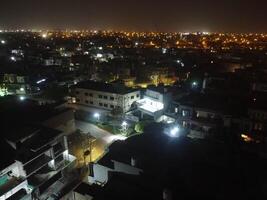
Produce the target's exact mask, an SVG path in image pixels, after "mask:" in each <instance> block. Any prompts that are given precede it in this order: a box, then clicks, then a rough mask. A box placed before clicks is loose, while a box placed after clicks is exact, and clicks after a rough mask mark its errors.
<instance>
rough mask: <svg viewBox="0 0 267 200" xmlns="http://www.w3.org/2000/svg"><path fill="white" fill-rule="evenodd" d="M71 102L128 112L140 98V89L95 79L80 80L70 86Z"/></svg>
mask: <svg viewBox="0 0 267 200" xmlns="http://www.w3.org/2000/svg"><path fill="white" fill-rule="evenodd" d="M71 92H72V97H71V99H70V102H71V103H75V104H77V105H82V106H87V107H93V108H98V109H102V110H107V111H112V110H114V109H121V111H122V112H123V113H126V112H128V111H129V110H130V109H131V108H132V106H133V103H135V102H136V101H138V100H140V91H139V90H137V89H132V88H128V87H125V86H123V85H120V84H109V83H102V82H95V81H85V82H80V83H78V84H77V85H75V86H74V87H73V88H72V91H71Z"/></svg>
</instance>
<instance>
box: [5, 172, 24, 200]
mask: <svg viewBox="0 0 267 200" xmlns="http://www.w3.org/2000/svg"><path fill="white" fill-rule="evenodd" d="M28 189H29V188H28V182H27V180H23V179H21V178H17V177H8V179H7V180H6V182H5V183H3V184H2V185H1V186H0V199H7V198H9V197H11V196H12V195H16V193H17V192H19V191H20V190H21V191H22V190H23V191H27V190H28ZM25 193H26V192H25ZM23 196H24V195H23Z"/></svg>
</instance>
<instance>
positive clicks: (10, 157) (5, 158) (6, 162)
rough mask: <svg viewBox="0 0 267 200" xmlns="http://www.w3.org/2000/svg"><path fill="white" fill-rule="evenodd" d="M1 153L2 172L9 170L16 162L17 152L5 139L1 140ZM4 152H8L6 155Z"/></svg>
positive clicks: (0, 167) (0, 168) (0, 164)
mask: <svg viewBox="0 0 267 200" xmlns="http://www.w3.org/2000/svg"><path fill="white" fill-rule="evenodd" d="M0 151H1V152H2V153H1V162H0V171H1V170H3V169H5V168H7V167H8V166H10V165H11V164H13V163H14V162H15V160H14V158H15V150H14V149H13V148H12V147H11V146H10V145H9V144H8V143H7V142H6V141H5V139H4V138H1V139H0ZM4 152H8V154H7V153H4Z"/></svg>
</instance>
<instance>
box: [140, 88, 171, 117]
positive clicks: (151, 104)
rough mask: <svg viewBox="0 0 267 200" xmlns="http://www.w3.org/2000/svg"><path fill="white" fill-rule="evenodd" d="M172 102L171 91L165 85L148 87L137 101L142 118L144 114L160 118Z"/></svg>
mask: <svg viewBox="0 0 267 200" xmlns="http://www.w3.org/2000/svg"><path fill="white" fill-rule="evenodd" d="M170 102H171V93H170V92H169V91H168V88H166V87H164V86H159V87H154V86H152V87H148V88H147V89H146V91H145V93H144V96H143V98H142V99H141V100H138V101H137V107H138V110H139V111H141V118H143V116H144V115H149V116H152V117H153V118H154V119H155V120H157V119H159V118H160V117H161V116H162V115H163V113H164V111H165V110H166V109H167V108H168V106H169V104H170Z"/></svg>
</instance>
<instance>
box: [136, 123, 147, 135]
mask: <svg viewBox="0 0 267 200" xmlns="http://www.w3.org/2000/svg"><path fill="white" fill-rule="evenodd" d="M144 128H145V124H144V123H142V122H138V123H137V124H135V127H134V130H135V132H137V133H144Z"/></svg>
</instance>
